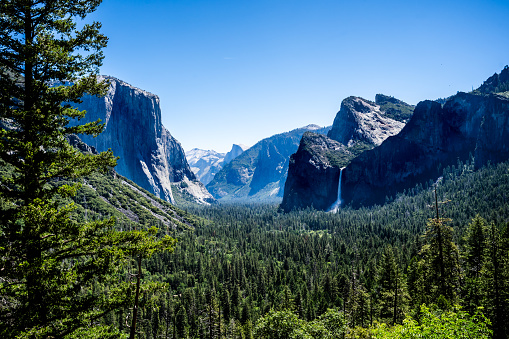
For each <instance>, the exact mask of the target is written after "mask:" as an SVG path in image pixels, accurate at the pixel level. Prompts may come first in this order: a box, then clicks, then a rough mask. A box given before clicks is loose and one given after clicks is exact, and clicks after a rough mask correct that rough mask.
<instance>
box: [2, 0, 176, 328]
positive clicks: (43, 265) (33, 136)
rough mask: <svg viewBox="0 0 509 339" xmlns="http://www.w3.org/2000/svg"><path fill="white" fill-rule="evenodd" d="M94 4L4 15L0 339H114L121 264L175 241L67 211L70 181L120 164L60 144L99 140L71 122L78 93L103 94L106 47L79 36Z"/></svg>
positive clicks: (88, 31)
mask: <svg viewBox="0 0 509 339" xmlns="http://www.w3.org/2000/svg"><path fill="white" fill-rule="evenodd" d="M100 2H101V1H100V0H92V1H81V0H76V1H63V0H52V1H44V2H40V1H9V2H5V1H4V2H2V3H1V5H0V11H1V15H0V27H2V29H1V30H0V47H1V50H2V53H1V54H0V121H1V126H2V128H1V129H0V163H1V165H2V166H1V167H2V177H1V180H0V201H1V204H0V205H1V210H0V220H1V222H0V272H1V273H0V295H1V297H2V298H1V299H2V302H0V336H2V337H5V338H13V337H17V338H47V337H59V338H62V337H66V338H71V337H82V338H84V337H90V338H92V337H103V338H104V337H118V336H120V332H119V329H118V328H114V327H111V326H107V325H105V324H104V317H105V316H106V315H107V314H108V313H110V312H112V311H114V310H118V309H122V308H126V307H128V305H130V304H132V293H131V292H130V291H131V285H130V283H129V281H126V280H125V279H122V276H123V274H124V273H125V269H126V265H127V264H128V259H129V258H130V257H131V256H134V255H136V256H140V255H142V256H145V257H150V256H151V255H153V254H154V253H155V252H159V251H164V250H170V251H171V250H172V249H173V247H174V243H175V240H174V239H172V238H171V237H169V236H165V237H162V238H160V237H159V236H158V234H157V233H158V231H157V229H156V228H155V227H150V228H149V229H147V230H141V229H140V230H137V231H136V230H135V231H127V232H119V231H117V230H116V229H115V218H113V217H109V218H104V217H97V218H91V219H87V220H85V221H83V219H81V218H79V217H77V216H78V215H79V208H77V205H76V204H74V203H73V202H71V201H70V199H71V198H72V197H74V196H75V195H76V193H77V191H78V189H79V188H80V187H81V185H80V184H79V183H78V182H77V180H76V179H80V178H83V177H85V176H89V175H92V173H94V172H100V173H107V172H109V171H110V169H111V168H112V167H113V166H115V163H116V159H115V158H114V156H113V154H112V153H111V151H108V152H103V153H101V154H97V155H94V154H89V153H81V152H80V151H78V150H77V149H75V148H73V147H72V146H71V145H70V144H69V142H68V139H67V137H68V136H69V135H70V134H88V135H97V134H99V133H100V132H101V131H102V129H103V125H101V124H100V121H95V122H91V123H87V124H79V123H76V122H77V121H78V120H79V119H80V118H81V117H83V116H84V114H85V112H82V111H79V110H77V109H74V108H72V104H73V103H77V102H79V101H80V98H81V97H82V96H83V95H84V94H90V95H101V94H103V93H104V91H105V89H106V87H107V84H105V83H99V82H97V80H96V75H97V71H98V67H99V66H100V65H101V62H102V58H103V55H102V52H101V49H102V48H103V47H105V46H106V42H107V38H106V37H105V36H103V35H102V34H100V33H99V29H100V26H101V25H100V24H99V23H96V22H95V23H92V24H86V25H84V26H83V28H81V29H78V28H77V27H78V26H77V21H78V20H79V19H80V18H81V19H83V18H85V17H86V16H87V14H89V13H91V12H93V11H94V10H95V9H96V8H97V6H98V5H99V4H100ZM71 121H73V124H70V122H71ZM86 191H87V190H86V189H85V190H84V192H85V194H87V193H86ZM91 201H92V200H91ZM95 203H96V202H94V204H95ZM85 211H86V209H85Z"/></svg>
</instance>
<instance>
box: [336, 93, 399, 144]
mask: <svg viewBox="0 0 509 339" xmlns="http://www.w3.org/2000/svg"><path fill="white" fill-rule="evenodd" d="M404 125H405V124H404V123H403V122H400V121H397V120H394V119H391V118H390V117H388V116H386V115H385V112H384V111H383V110H382V108H381V106H380V105H377V104H376V103H374V102H372V101H369V100H366V99H363V98H360V97H354V96H351V97H348V98H346V99H344V100H343V102H342V103H341V108H340V110H339V112H338V113H337V114H336V118H335V119H334V123H333V124H332V129H331V130H330V131H329V133H328V134H327V136H328V137H329V138H331V139H333V140H336V141H338V142H340V143H342V144H344V145H349V144H351V143H352V142H356V141H363V142H367V143H369V144H373V145H380V144H381V143H382V142H383V141H384V140H385V139H387V138H388V137H389V136H391V135H395V134H397V133H399V131H400V130H401V129H402V128H403V126H404Z"/></svg>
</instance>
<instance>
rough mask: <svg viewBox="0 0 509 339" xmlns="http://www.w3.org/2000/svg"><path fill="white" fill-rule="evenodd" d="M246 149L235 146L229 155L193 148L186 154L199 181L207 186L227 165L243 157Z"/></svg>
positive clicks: (242, 146) (241, 146)
mask: <svg viewBox="0 0 509 339" xmlns="http://www.w3.org/2000/svg"><path fill="white" fill-rule="evenodd" d="M246 149H247V147H246V146H244V145H237V144H234V145H233V146H232V149H231V150H230V151H229V152H228V153H218V152H216V151H214V150H202V149H198V148H193V149H192V150H190V151H188V152H186V159H187V162H188V163H189V166H191V170H192V171H193V173H194V174H195V175H196V177H197V178H198V180H200V181H201V182H202V183H203V184H204V185H207V184H208V183H209V182H211V181H212V179H214V176H215V175H216V174H217V172H219V171H220V170H221V169H222V168H223V166H224V165H225V164H227V163H229V162H230V161H232V160H233V159H235V158H236V157H238V156H239V155H241V154H242V153H243V152H244V150H246Z"/></svg>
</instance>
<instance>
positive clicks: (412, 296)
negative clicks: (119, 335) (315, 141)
mask: <svg viewBox="0 0 509 339" xmlns="http://www.w3.org/2000/svg"><path fill="white" fill-rule="evenodd" d="M443 172H444V175H443V177H442V178H441V179H440V180H439V181H438V182H437V183H433V182H429V183H426V184H424V185H418V186H417V187H415V188H414V189H412V190H410V191H408V192H405V194H402V195H400V196H398V197H395V198H394V199H393V198H388V199H389V200H391V199H392V200H393V201H392V202H390V203H388V204H386V205H384V206H382V207H380V206H377V207H372V208H364V209H360V210H353V209H349V208H348V207H346V208H344V209H343V210H342V211H341V212H340V213H338V214H331V213H325V212H319V211H315V210H311V209H310V210H305V211H298V212H293V213H288V214H282V213H278V211H277V206H267V205H250V206H235V205H219V206H210V207H196V208H194V209H192V210H191V209H190V210H188V212H190V213H193V214H196V215H198V216H200V217H202V219H201V221H200V222H199V225H198V227H197V228H196V230H195V232H193V233H191V232H187V233H184V234H182V235H181V237H180V239H179V243H178V247H177V249H176V250H175V252H174V253H172V254H162V255H157V256H154V257H152V258H151V259H149V260H146V261H145V262H144V272H145V273H144V279H147V280H156V281H160V282H164V283H167V284H168V286H169V287H168V290H167V291H165V292H159V294H151V295H150V294H145V295H144V298H145V299H144V301H143V302H142V304H143V305H145V306H143V308H142V312H141V315H140V324H141V326H142V330H141V332H140V338H158V337H163V338H174V337H175V338H252V337H253V335H255V334H257V335H260V333H261V332H260V331H261V329H260V326H262V325H261V324H264V323H269V322H267V319H268V318H267V317H270V316H277V314H275V313H274V312H287V311H290V312H291V313H292V314H295V316H296V317H297V319H299V321H302V322H304V323H306V324H308V323H309V324H311V323H312V324H317V323H316V321H318V320H319V319H320V317H321V316H323V315H324V314H327V312H333V311H334V312H336V313H332V314H336V315H338V314H339V315H340V318H341V319H342V320H341V322H340V323H341V324H344V329H345V332H344V333H345V335H346V336H349V335H354V334H355V333H357V334H358V333H363V331H368V332H369V328H373V327H372V326H375V324H377V323H385V324H387V326H388V327H387V328H392V327H391V326H392V325H395V324H402V322H403V320H404V319H407V322H406V323H409V321H410V320H409V319H410V318H411V319H413V320H414V321H420V319H422V315H423V313H422V312H421V306H422V305H423V304H426V305H428V306H431V310H432V311H433V310H435V311H438V310H440V312H448V311H451V312H452V310H453V307H455V305H461V306H462V307H463V310H462V311H461V312H466V313H468V314H470V315H474V314H475V313H476V311H477V310H478V307H483V309H482V313H483V314H484V315H486V316H487V317H488V318H489V319H490V321H491V325H490V328H491V329H492V330H493V331H494V337H499V338H503V337H507V333H508V332H507V327H506V322H507V320H508V319H507V314H509V309H508V303H507V302H508V293H509V286H508V266H507V262H508V250H507V248H509V247H508V245H509V244H508V243H507V242H508V239H509V231H508V228H507V222H508V220H509V209H508V205H507V201H508V199H507V192H509V164H501V165H498V166H492V167H489V168H485V169H482V170H479V171H475V172H474V171H473V170H472V165H471V163H466V164H463V163H458V165H457V166H453V167H448V168H446V169H444V171H443ZM435 186H436V187H437V193H438V197H437V200H438V213H439V215H438V218H437V216H436V208H435V196H434V192H435V191H434V187H435ZM207 220H208V221H207ZM328 310H329V311H328ZM430 312H431V311H430ZM274 314H275V315H274ZM455 314H458V313H455ZM461 314H463V313H461ZM113 318H115V317H113ZM123 318H124V315H120V314H119V315H118V316H116V318H115V319H116V320H115V319H111V321H115V322H116V323H117V324H118V326H123V325H122V322H123ZM338 319H339V318H338ZM257 326H258V327H257ZM368 332H366V333H368Z"/></svg>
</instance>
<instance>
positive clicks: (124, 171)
mask: <svg viewBox="0 0 509 339" xmlns="http://www.w3.org/2000/svg"><path fill="white" fill-rule="evenodd" d="M101 80H107V81H109V83H110V85H109V89H108V92H107V94H106V96H105V97H102V98H97V97H95V96H85V97H84V98H83V102H82V103H81V104H79V105H78V108H79V109H84V110H86V111H87V114H86V116H85V118H84V119H82V120H81V121H80V123H86V122H89V121H95V120H97V119H101V120H102V122H103V123H104V124H105V128H104V131H103V133H101V134H100V135H99V136H98V137H96V138H93V137H92V136H87V135H81V136H80V138H81V139H82V140H83V141H84V142H85V143H87V144H88V145H90V146H92V147H95V148H96V149H97V150H98V151H100V152H101V151H105V150H107V149H109V148H111V149H112V151H113V154H115V155H116V156H118V157H120V158H119V160H118V162H117V166H116V167H115V170H116V171H117V172H118V173H119V174H120V175H122V176H125V177H126V178H128V179H130V180H132V181H134V182H135V183H137V184H138V185H139V186H141V187H142V188H144V189H146V190H147V191H149V192H150V193H153V194H154V195H155V196H157V197H159V198H162V199H164V200H166V201H170V202H174V198H173V192H172V185H174V186H175V188H178V189H180V190H186V191H187V193H189V194H191V195H192V196H193V197H194V198H195V199H196V200H197V201H199V202H202V203H205V202H210V201H213V198H212V196H211V195H210V194H209V193H208V192H207V190H206V189H205V187H204V186H203V185H202V184H201V183H200V182H199V181H198V180H197V179H196V177H195V175H194V173H193V172H192V171H191V169H190V167H189V165H188V163H187V161H186V158H185V154H184V150H183V148H182V146H181V145H180V143H179V142H178V141H177V140H176V139H175V138H174V137H173V136H172V135H171V134H170V132H169V131H168V130H167V129H166V128H165V127H164V126H163V125H162V122H161V109H160V106H159V98H158V97H157V96H156V95H154V94H152V93H149V92H146V91H143V90H141V89H139V88H136V87H134V86H131V85H129V84H127V83H125V82H123V81H121V80H118V79H116V78H113V77H101ZM180 182H185V185H175V183H180Z"/></svg>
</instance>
